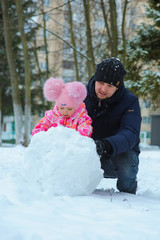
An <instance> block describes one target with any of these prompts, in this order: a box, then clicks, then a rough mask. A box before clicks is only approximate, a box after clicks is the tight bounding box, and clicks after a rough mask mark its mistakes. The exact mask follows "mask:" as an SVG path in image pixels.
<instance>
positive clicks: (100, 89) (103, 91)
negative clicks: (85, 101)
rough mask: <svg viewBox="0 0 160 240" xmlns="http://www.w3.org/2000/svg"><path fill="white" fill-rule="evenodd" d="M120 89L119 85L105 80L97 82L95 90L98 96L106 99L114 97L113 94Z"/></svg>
mask: <svg viewBox="0 0 160 240" xmlns="http://www.w3.org/2000/svg"><path fill="white" fill-rule="evenodd" d="M117 90H118V88H117V87H115V86H113V85H111V84H108V83H105V82H99V81H96V82H95V92H96V95H97V97H98V98H100V99H106V98H110V97H112V95H113V94H114V93H115V92H116V91H117Z"/></svg>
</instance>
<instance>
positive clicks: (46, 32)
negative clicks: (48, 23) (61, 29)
mask: <svg viewBox="0 0 160 240" xmlns="http://www.w3.org/2000/svg"><path fill="white" fill-rule="evenodd" d="M44 34H45V35H46V38H49V32H48V31H47V30H45V33H44V30H43V29H42V31H41V35H42V37H44Z"/></svg>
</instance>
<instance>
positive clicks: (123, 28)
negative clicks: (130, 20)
mask: <svg viewBox="0 0 160 240" xmlns="http://www.w3.org/2000/svg"><path fill="white" fill-rule="evenodd" d="M127 4H128V0H125V3H124V9H123V20H122V40H123V64H124V66H125V62H126V36H125V25H126V12H127Z"/></svg>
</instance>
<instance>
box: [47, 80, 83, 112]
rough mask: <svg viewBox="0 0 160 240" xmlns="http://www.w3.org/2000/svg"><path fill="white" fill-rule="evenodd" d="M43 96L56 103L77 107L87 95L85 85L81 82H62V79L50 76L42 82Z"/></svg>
mask: <svg viewBox="0 0 160 240" xmlns="http://www.w3.org/2000/svg"><path fill="white" fill-rule="evenodd" d="M43 91H44V96H45V97H46V99H47V100H48V101H56V103H57V105H60V106H63V107H73V108H75V109H78V108H79V107H80V105H81V103H82V102H83V101H84V99H85V98H86V96H87V90H86V87H85V86H84V85H83V84H82V83H81V82H70V83H66V84H65V83H64V82H63V80H62V79H55V78H50V79H48V80H47V81H46V83H45V84H44V90H43Z"/></svg>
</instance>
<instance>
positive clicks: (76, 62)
mask: <svg viewBox="0 0 160 240" xmlns="http://www.w3.org/2000/svg"><path fill="white" fill-rule="evenodd" d="M68 8H69V23H70V32H71V43H72V45H73V47H74V48H76V42H75V37H74V31H73V20H72V8H71V4H70V1H69V0H68ZM73 57H74V63H75V70H76V79H77V81H80V77H79V70H78V61H77V52H76V51H75V50H73Z"/></svg>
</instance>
